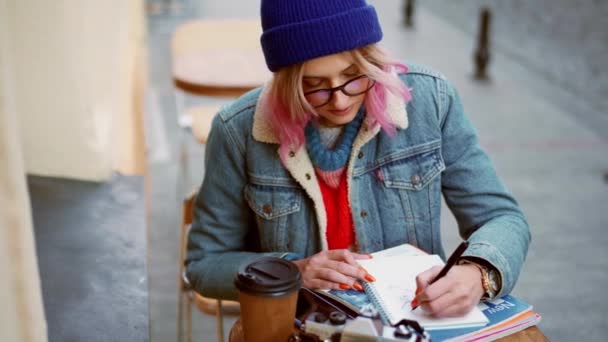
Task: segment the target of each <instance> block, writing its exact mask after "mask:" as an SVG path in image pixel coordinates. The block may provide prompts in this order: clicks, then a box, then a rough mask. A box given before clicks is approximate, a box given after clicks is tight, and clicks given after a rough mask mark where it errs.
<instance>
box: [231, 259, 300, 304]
mask: <svg viewBox="0 0 608 342" xmlns="http://www.w3.org/2000/svg"><path fill="white" fill-rule="evenodd" d="M301 283H302V280H301V276H300V271H299V270H298V267H297V266H296V265H295V264H294V263H292V262H289V261H287V260H283V259H281V258H276V257H262V258H259V259H257V260H254V261H253V262H251V263H249V264H245V265H241V267H240V268H239V272H238V273H237V275H236V277H235V279H234V285H235V286H236V288H237V289H239V291H243V292H247V293H250V294H254V295H260V296H264V297H277V296H282V295H285V294H287V293H290V292H292V291H296V290H298V289H299V288H300V286H301Z"/></svg>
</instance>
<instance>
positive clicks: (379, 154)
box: [186, 65, 530, 299]
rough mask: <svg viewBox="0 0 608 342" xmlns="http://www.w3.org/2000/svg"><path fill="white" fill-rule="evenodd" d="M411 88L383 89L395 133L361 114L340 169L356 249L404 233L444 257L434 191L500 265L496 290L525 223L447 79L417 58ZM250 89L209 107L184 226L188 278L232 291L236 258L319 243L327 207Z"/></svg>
mask: <svg viewBox="0 0 608 342" xmlns="http://www.w3.org/2000/svg"><path fill="white" fill-rule="evenodd" d="M400 77H401V78H402V79H403V81H404V82H405V83H406V84H407V85H408V86H409V87H410V88H412V97H413V98H412V100H411V101H410V102H408V103H407V105H405V104H404V102H403V101H402V100H401V101H399V100H397V99H396V98H394V97H392V96H389V102H388V108H387V110H388V113H389V115H390V117H391V118H392V120H393V121H394V122H395V124H396V126H397V132H396V135H394V136H392V137H391V136H389V135H388V134H386V133H385V132H384V131H381V130H380V128H379V127H378V126H377V125H373V126H372V125H369V124H368V122H367V120H364V122H363V124H362V127H361V129H360V131H359V133H358V135H357V137H356V138H355V141H354V143H353V147H352V151H351V155H350V159H349V162H348V167H347V171H346V172H347V180H348V189H349V201H350V207H351V211H352V216H353V223H354V229H355V236H356V245H355V249H356V251H357V252H360V253H371V252H375V251H379V250H382V249H386V248H389V247H393V246H396V245H399V244H403V243H410V244H412V245H415V246H418V247H419V248H421V249H423V250H425V251H427V252H429V253H433V254H439V255H440V256H441V257H442V258H444V257H445V254H444V251H443V248H442V243H441V234H440V209H441V195H442V194H443V196H444V198H445V201H446V203H447V205H448V207H449V208H450V210H451V212H452V213H453V214H454V216H455V218H456V220H457V222H458V227H459V232H460V235H461V236H462V237H463V238H465V239H468V240H469V243H470V245H469V248H468V249H467V251H466V252H465V255H466V256H472V257H478V258H482V259H484V260H485V261H487V262H489V263H490V264H491V265H492V266H494V267H495V268H496V269H497V270H498V272H499V273H500V277H501V279H502V287H501V290H500V292H499V293H498V295H499V296H500V295H504V294H507V293H509V292H510V291H511V290H512V288H513V286H514V285H515V282H516V280H517V278H518V276H519V273H520V270H521V267H522V264H523V262H524V259H525V256H526V253H527V250H528V245H529V242H530V233H529V229H528V224H527V222H526V219H525V218H524V215H523V214H522V212H521V211H520V209H519V208H518V206H517V203H516V201H515V200H514V198H513V197H512V196H511V194H510V193H509V192H508V191H507V189H506V188H505V187H504V186H503V184H502V183H501V181H500V180H499V178H498V177H497V175H496V172H495V170H494V168H493V166H492V164H491V162H490V159H489V158H488V156H487V155H486V154H485V153H484V151H482V149H481V148H480V146H479V142H478V139H477V135H476V132H475V130H474V128H473V127H472V125H471V123H470V122H469V120H468V119H467V117H466V116H465V113H464V110H463V108H462V104H461V102H460V99H459V97H458V95H457V93H456V91H455V89H454V88H453V87H452V86H451V85H450V84H449V83H448V82H447V81H446V80H445V78H444V77H442V76H441V75H439V74H437V73H435V72H433V71H431V70H429V69H427V68H425V67H422V66H417V65H409V71H408V72H407V73H406V74H403V75H400ZM265 89H267V87H266V88H264V89H256V90H253V91H251V92H249V93H247V94H245V95H243V96H242V97H241V98H239V99H237V100H236V101H235V102H233V103H231V104H230V105H228V106H226V107H224V108H223V109H222V110H220V112H219V113H218V114H217V115H216V117H215V119H214V121H213V125H212V129H211V133H210V135H209V139H208V142H207V149H206V157H205V177H204V181H203V184H202V186H201V189H200V192H199V194H198V196H197V198H196V205H195V209H194V223H193V225H192V229H191V231H190V234H189V240H188V253H187V258H186V265H187V276H188V278H189V279H190V281H191V283H192V284H193V286H194V288H195V290H196V291H198V292H200V293H201V294H203V295H205V296H209V297H216V298H227V299H234V298H236V297H237V292H236V290H235V288H234V285H233V279H234V276H235V274H236V272H237V269H238V266H239V265H240V264H242V263H246V262H249V261H251V260H253V259H255V258H257V257H259V256H261V255H274V256H278V257H283V258H288V259H290V260H293V259H298V258H303V257H307V256H310V255H312V254H315V253H317V252H319V251H321V250H324V249H327V241H326V238H325V229H326V226H327V222H326V221H327V220H326V214H325V208H324V204H323V199H322V195H321V191H320V189H319V185H318V181H317V177H316V175H315V172H314V168H313V165H312V163H311V161H310V159H309V157H308V155H307V152H306V148H305V146H302V147H300V148H299V150H297V151H292V152H291V153H289V156H288V157H287V161H286V164H285V165H283V164H282V163H281V160H280V158H279V154H278V148H279V145H278V140H277V138H276V137H275V136H274V135H273V132H272V131H271V129H270V125H269V124H268V121H269V120H271V118H270V117H269V115H268V109H267V108H262V106H260V105H258V104H259V99H260V98H261V97H262V96H264V91H265Z"/></svg>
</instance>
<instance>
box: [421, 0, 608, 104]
mask: <svg viewBox="0 0 608 342" xmlns="http://www.w3.org/2000/svg"><path fill="white" fill-rule="evenodd" d="M417 4H420V5H421V6H425V7H427V8H430V9H432V10H433V11H434V13H436V14H438V15H440V16H441V17H444V18H446V19H448V20H449V21H451V22H452V23H454V24H455V26H457V27H459V28H462V29H464V30H466V31H468V32H471V33H474V32H477V25H478V12H479V8H480V7H481V6H488V7H489V8H490V9H491V10H492V14H493V23H492V30H493V32H492V35H493V39H494V41H493V42H494V46H495V47H497V48H499V49H501V52H504V53H506V54H508V55H511V56H513V57H516V58H517V59H518V60H520V61H521V62H522V64H525V65H526V66H528V67H529V68H530V69H533V70H535V71H539V72H541V73H542V74H543V75H545V77H546V78H548V79H549V80H553V81H555V82H557V83H559V84H560V85H561V86H562V87H563V88H568V89H570V90H571V91H573V92H574V93H576V94H577V95H579V96H580V98H581V100H582V101H588V102H589V104H590V105H591V106H592V107H594V108H596V109H598V110H599V111H601V112H603V113H604V114H606V115H608V97H607V96H606V94H608V24H607V19H606V18H608V1H603V0H579V1H571V0H536V1H527V0H509V1H496V0H467V1H446V0H423V1H418V2H417ZM418 24H421V25H423V24H424V23H418ZM465 48H469V47H468V46H467V47H465Z"/></svg>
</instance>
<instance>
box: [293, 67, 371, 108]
mask: <svg viewBox="0 0 608 342" xmlns="http://www.w3.org/2000/svg"><path fill="white" fill-rule="evenodd" d="M375 83H376V81H374V80H370V79H369V77H367V75H361V76H358V77H355V78H353V79H351V80H349V81H347V82H346V83H344V84H343V85H341V86H337V87H335V88H329V89H318V90H313V91H309V92H307V93H304V97H305V98H306V100H307V101H308V103H310V105H311V106H313V107H314V108H319V107H322V106H325V105H326V104H328V103H329V101H331V98H332V96H333V95H334V93H335V92H336V91H338V90H339V91H341V92H342V93H343V94H344V95H347V96H357V95H361V94H365V93H367V92H368V91H369V90H370V89H372V87H373V86H374V84H375Z"/></svg>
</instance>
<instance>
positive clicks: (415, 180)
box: [411, 175, 421, 185]
mask: <svg viewBox="0 0 608 342" xmlns="http://www.w3.org/2000/svg"><path fill="white" fill-rule="evenodd" d="M411 181H412V184H413V185H418V184H420V181H421V179H420V176H418V175H413V176H412V178H411Z"/></svg>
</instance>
